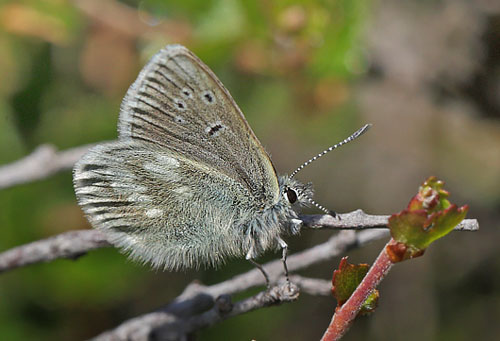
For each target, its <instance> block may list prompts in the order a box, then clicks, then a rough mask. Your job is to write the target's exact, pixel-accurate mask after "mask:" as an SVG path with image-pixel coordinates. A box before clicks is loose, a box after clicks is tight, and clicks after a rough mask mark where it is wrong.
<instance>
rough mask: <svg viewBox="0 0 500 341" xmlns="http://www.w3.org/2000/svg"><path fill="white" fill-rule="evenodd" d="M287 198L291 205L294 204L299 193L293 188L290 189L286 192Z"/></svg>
mask: <svg viewBox="0 0 500 341" xmlns="http://www.w3.org/2000/svg"><path fill="white" fill-rule="evenodd" d="M286 196H287V198H288V201H289V202H290V204H294V203H295V202H296V201H297V192H295V191H294V190H293V189H291V188H288V189H287V190H286Z"/></svg>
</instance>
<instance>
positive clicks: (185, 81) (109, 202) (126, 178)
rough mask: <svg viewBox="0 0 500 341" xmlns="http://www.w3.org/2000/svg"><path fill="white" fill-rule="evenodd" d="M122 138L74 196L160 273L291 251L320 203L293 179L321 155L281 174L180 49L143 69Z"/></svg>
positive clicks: (97, 156) (94, 157)
mask: <svg viewBox="0 0 500 341" xmlns="http://www.w3.org/2000/svg"><path fill="white" fill-rule="evenodd" d="M366 128H367V126H365V127H363V128H362V129H360V130H358V131H357V132H356V133H355V134H353V135H352V136H351V137H349V138H348V139H346V140H344V141H342V142H341V143H339V144H338V145H335V146H333V147H330V148H329V149H328V150H326V151H324V152H323V153H321V154H320V155H318V156H317V157H319V156H321V155H322V154H324V153H326V152H328V151H329V150H332V149H334V148H336V147H337V146H339V145H341V144H344V143H347V142H349V141H350V140H352V139H354V138H355V137H357V136H359V135H360V134H361V133H363V132H364V130H366ZM118 133H119V138H118V140H117V141H114V142H109V143H105V144H101V145H98V146H96V147H94V148H92V149H90V150H89V151H88V153H87V154H86V155H84V156H83V158H82V159H81V160H80V161H79V162H78V163H77V164H76V165H75V168H74V186H75V192H76V197H77V199H78V203H79V204H80V206H81V207H82V209H83V211H84V212H85V214H86V216H87V218H88V220H89V221H90V223H91V225H92V226H93V227H94V228H97V229H99V230H101V231H103V232H104V233H105V234H106V235H107V238H108V240H109V241H110V242H111V243H113V244H114V245H115V246H117V247H119V248H121V249H122V250H124V251H125V252H126V253H128V254H129V255H130V257H131V258H133V259H135V260H138V261H140V262H143V263H150V264H151V265H152V266H153V267H155V268H163V269H166V270H179V269H185V268H193V267H195V268H197V267H199V266H201V265H209V266H215V265H217V264H219V263H221V262H222V261H224V260H225V259H226V258H228V257H242V256H245V257H246V258H247V259H249V260H253V259H255V258H256V257H258V256H259V255H260V254H261V253H263V252H264V251H266V250H269V249H272V248H276V247H281V248H283V249H284V250H285V251H286V243H285V242H284V241H283V239H282V236H284V235H287V234H295V233H297V232H298V230H299V224H300V220H298V215H297V213H296V211H295V209H296V208H297V207H299V206H300V205H303V204H307V203H313V204H315V203H314V201H313V200H312V199H311V198H312V195H313V192H312V189H311V186H310V185H303V184H301V183H299V182H297V181H296V180H295V179H294V178H293V176H294V175H295V174H296V172H298V171H299V170H300V169H302V168H303V167H304V166H305V165H307V164H308V163H310V162H312V161H314V160H315V159H316V158H317V157H316V158H313V159H311V160H309V161H308V162H306V163H305V164H303V165H302V166H301V167H299V168H298V169H297V170H296V171H295V172H294V173H293V174H292V175H291V176H277V174H276V172H275V169H274V167H273V164H272V162H271V160H270V158H269V156H268V155H267V153H266V152H265V150H264V148H263V147H262V145H261V143H260V142H259V140H258V139H257V137H256V136H255V134H254V133H253V132H252V129H251V128H250V126H249V125H248V123H247V121H246V120H245V118H244V116H243V114H242V112H241V110H240V109H239V108H238V106H237V105H236V103H235V102H234V100H233V99H232V97H231V95H230V94H229V92H228V91H227V90H226V89H225V88H224V86H223V85H222V83H221V82H220V81H219V80H218V79H217V77H216V76H215V75H214V73H213V72H212V71H211V70H210V69H209V68H208V67H207V66H206V65H205V64H203V62H201V61H200V60H199V59H198V58H197V57H196V56H195V55H194V54H193V53H191V52H190V51H189V50H187V49H186V48H185V47H183V46H180V45H168V46H166V47H165V48H164V49H162V50H161V51H160V52H158V53H157V54H156V55H155V56H154V57H153V58H152V59H151V60H150V61H149V63H148V64H147V65H146V66H145V67H144V69H143V70H142V71H141V73H140V74H139V76H138V78H137V80H136V81H135V82H134V83H133V84H132V86H131V87H130V89H129V90H128V92H127V94H126V96H125V98H124V99H123V102H122V105H121V110H120V116H119V122H118ZM317 206H318V207H320V208H322V207H321V206H319V205H317Z"/></svg>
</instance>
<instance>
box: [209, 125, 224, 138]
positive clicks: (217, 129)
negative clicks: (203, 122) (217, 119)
mask: <svg viewBox="0 0 500 341" xmlns="http://www.w3.org/2000/svg"><path fill="white" fill-rule="evenodd" d="M222 128H224V127H223V126H222V125H221V124H216V125H214V126H213V127H212V128H210V130H209V131H208V135H210V136H213V135H214V134H215V133H216V132H218V131H219V130H221V129H222Z"/></svg>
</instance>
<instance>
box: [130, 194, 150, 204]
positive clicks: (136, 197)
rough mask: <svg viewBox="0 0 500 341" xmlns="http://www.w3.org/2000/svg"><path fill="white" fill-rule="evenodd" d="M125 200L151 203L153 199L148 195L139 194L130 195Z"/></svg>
mask: <svg viewBox="0 0 500 341" xmlns="http://www.w3.org/2000/svg"><path fill="white" fill-rule="evenodd" d="M127 199H128V201H131V202H148V203H149V202H153V199H151V197H150V196H149V195H145V194H139V193H132V194H131V195H129V196H128V198H127Z"/></svg>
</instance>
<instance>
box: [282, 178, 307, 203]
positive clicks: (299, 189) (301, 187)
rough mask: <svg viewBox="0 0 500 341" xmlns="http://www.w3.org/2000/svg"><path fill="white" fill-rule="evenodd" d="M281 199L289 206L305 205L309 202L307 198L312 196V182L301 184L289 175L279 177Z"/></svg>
mask: <svg viewBox="0 0 500 341" xmlns="http://www.w3.org/2000/svg"><path fill="white" fill-rule="evenodd" d="M279 185H280V194H281V200H283V201H284V202H285V203H286V204H287V205H290V206H307V205H308V204H310V201H309V200H308V198H311V197H312V196H313V189H312V184H311V183H308V184H302V183H300V182H299V181H297V180H295V179H293V178H291V177H289V176H282V177H280V179H279Z"/></svg>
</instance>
